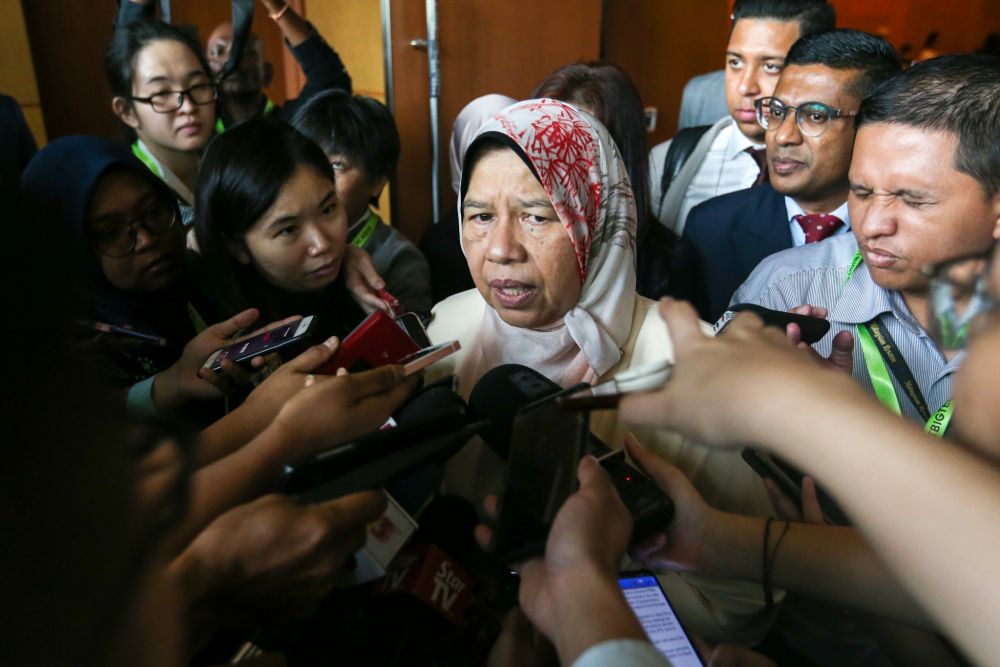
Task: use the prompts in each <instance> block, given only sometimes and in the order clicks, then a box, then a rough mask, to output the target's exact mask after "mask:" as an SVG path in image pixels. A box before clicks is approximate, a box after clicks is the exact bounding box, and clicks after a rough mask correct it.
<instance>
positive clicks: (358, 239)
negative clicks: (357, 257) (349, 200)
mask: <svg viewBox="0 0 1000 667" xmlns="http://www.w3.org/2000/svg"><path fill="white" fill-rule="evenodd" d="M377 227H378V216H377V215H375V211H369V212H368V219H367V220H365V224H364V226H363V227H362V228H361V229H360V230H358V233H357V234H356V235H355V237H354V238H353V239H351V245H352V246H354V247H355V248H364V247H365V244H366V243H368V240H369V239H370V238H371V237H372V234H374V233H375V229H376V228H377Z"/></svg>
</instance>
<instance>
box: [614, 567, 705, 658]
mask: <svg viewBox="0 0 1000 667" xmlns="http://www.w3.org/2000/svg"><path fill="white" fill-rule="evenodd" d="M618 585H619V586H621V589H622V592H623V593H624V594H625V599H626V600H628V603H629V606H630V607H632V611H634V612H635V615H636V616H637V617H638V618H639V623H641V624H642V629H643V630H645V631H646V635H647V636H648V637H649V641H651V642H653V645H654V646H655V647H656V649H657V650H658V651H659V652H660V653H662V654H663V655H664V657H666V658H667V659H668V660H669V661H670V664H671V665H674V667H704V663H703V662H702V661H701V658H700V657H699V656H698V651H696V650H695V648H694V646H693V645H692V644H691V640H690V639H688V636H687V634H686V633H685V632H684V628H682V627H681V624H680V621H678V620H677V615H676V614H674V609H673V607H671V606H670V602H669V601H667V596H666V595H665V594H664V593H663V590H662V589H661V588H660V584H659V582H658V581H657V580H656V577H654V576H653V575H652V574H641V575H635V576H632V575H629V576H623V577H621V578H619V580H618Z"/></svg>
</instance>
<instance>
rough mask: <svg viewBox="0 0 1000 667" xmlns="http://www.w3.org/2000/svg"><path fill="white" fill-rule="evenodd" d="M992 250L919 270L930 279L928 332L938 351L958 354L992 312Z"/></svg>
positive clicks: (994, 304) (993, 305) (994, 301)
mask: <svg viewBox="0 0 1000 667" xmlns="http://www.w3.org/2000/svg"><path fill="white" fill-rule="evenodd" d="M993 252H994V249H993V247H991V248H990V249H989V250H987V251H985V252H979V253H975V254H973V255H967V256H965V257H959V258H956V259H951V260H948V261H945V262H941V263H939V264H928V265H927V266H925V267H923V272H924V275H926V276H928V277H929V278H930V284H929V286H928V292H929V300H930V315H931V317H930V330H929V331H928V333H929V334H930V335H931V338H933V339H934V341H935V342H936V343H937V344H938V346H939V347H940V348H941V349H942V350H960V349H962V348H964V347H965V346H966V345H967V344H968V342H969V337H970V336H973V335H975V334H976V333H977V332H978V331H979V330H980V329H982V327H983V325H984V324H985V322H986V320H987V316H988V315H989V314H990V313H992V312H994V311H996V310H997V307H998V302H997V298H996V296H995V295H994V294H992V293H991V291H990V274H991V271H992V257H993Z"/></svg>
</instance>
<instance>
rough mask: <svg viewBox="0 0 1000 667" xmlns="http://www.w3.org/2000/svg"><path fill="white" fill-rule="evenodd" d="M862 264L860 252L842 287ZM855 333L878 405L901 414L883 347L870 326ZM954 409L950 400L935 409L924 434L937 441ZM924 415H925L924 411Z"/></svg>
mask: <svg viewBox="0 0 1000 667" xmlns="http://www.w3.org/2000/svg"><path fill="white" fill-rule="evenodd" d="M861 261H862V257H861V253H860V252H857V253H855V254H854V257H853V258H852V259H851V265H850V267H849V268H848V269H847V279H846V280H845V281H844V283H845V284H846V283H849V282H850V281H851V277H852V276H854V272H855V271H857V270H858V267H859V266H861ZM857 331H858V342H859V343H860V344H861V353H862V356H863V357H864V360H865V366H866V367H867V369H868V377H869V378H870V379H871V382H872V388H873V389H874V390H875V397H876V398H877V399H878V401H879V403H881V404H882V405H884V406H886V407H887V408H889V409H890V410H892V411H893V412H894V413H896V414H897V415H902V414H903V411H902V408H901V406H900V405H899V397H898V396H896V389H895V387H893V385H892V375H891V373H890V371H889V368H888V366H886V363H885V359H884V358H883V356H882V351H881V348H882V347H884V346H880V345H879V344H878V343H876V342H875V337H874V336H873V335H872V328H871V326H870V325H869V324H859V325H858V329H857ZM879 339H880V340H882V341H883V342H884V340H885V339H884V337H883V335H882V334H881V333H879ZM911 398H912V397H911ZM915 404H916V402H915ZM918 407H919V406H918ZM925 409H926V408H925ZM953 410H954V408H953V406H952V402H951V401H950V400H949V401H947V402H945V404H944V405H942V406H941V407H940V408H938V409H937V411H936V412H934V414H932V415H930V417H929V418H928V419H927V421H926V423H925V424H924V431H925V432H927V433H930V434H931V435H933V436H936V437H938V438H941V437H943V436H944V434H945V431H947V430H948V425H949V424H950V423H951V417H952V412H953ZM924 414H927V413H926V412H924Z"/></svg>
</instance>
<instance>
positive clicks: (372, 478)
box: [282, 402, 483, 502]
mask: <svg viewBox="0 0 1000 667" xmlns="http://www.w3.org/2000/svg"><path fill="white" fill-rule="evenodd" d="M482 426H483V422H474V421H472V420H471V419H470V418H469V416H468V414H467V412H466V410H465V409H464V406H462V405H461V404H459V403H457V402H456V404H455V406H454V409H446V410H442V411H441V412H439V413H438V414H435V415H431V416H428V417H425V418H423V419H419V420H416V421H414V422H411V423H408V424H402V425H399V426H395V427H393V428H386V429H385V430H381V431H377V432H375V433H372V434H370V435H367V436H364V437H362V438H360V439H358V440H354V441H351V442H345V443H342V444H339V445H335V446H334V447H331V448H329V449H327V450H325V451H323V452H320V453H319V454H315V455H313V456H310V457H308V458H305V459H302V460H300V461H296V462H294V463H291V464H289V465H286V466H285V468H284V471H283V477H284V483H283V485H282V490H283V491H284V493H288V494H293V495H296V496H298V497H299V498H300V499H302V500H304V501H307V502H320V501H323V500H328V499H330V498H336V497H339V496H343V495H346V494H348V493H355V492H357V491H367V490H369V489H377V488H380V487H381V486H384V485H385V484H387V483H389V482H391V481H393V480H394V479H396V478H397V477H398V476H400V475H402V474H404V473H406V472H408V471H410V470H413V469H414V468H417V467H419V466H420V465H423V464H424V463H428V462H431V461H435V460H444V459H447V458H449V457H450V456H452V455H453V454H454V453H455V452H457V451H458V450H459V449H460V448H461V447H462V446H463V445H465V443H466V442H468V441H469V439H470V438H472V436H473V435H475V434H476V433H478V432H479V430H480V429H481V428H482Z"/></svg>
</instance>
